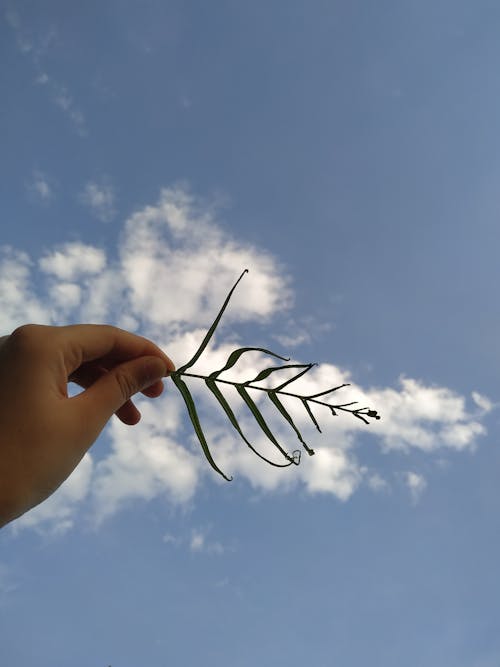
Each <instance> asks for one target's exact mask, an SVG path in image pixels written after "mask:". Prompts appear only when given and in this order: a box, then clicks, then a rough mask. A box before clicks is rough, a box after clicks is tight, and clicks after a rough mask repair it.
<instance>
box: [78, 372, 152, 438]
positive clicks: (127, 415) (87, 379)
mask: <svg viewBox="0 0 500 667" xmlns="http://www.w3.org/2000/svg"><path fill="white" fill-rule="evenodd" d="M110 370H111V369H110V368H105V367H103V366H102V365H101V364H99V363H98V362H92V361H89V362H88V363H85V364H83V365H82V366H80V368H77V369H76V371H75V372H74V373H72V374H71V376H70V377H69V378H68V379H69V380H70V381H71V382H75V383H76V384H78V385H79V386H80V387H82V388H83V389H88V388H89V387H91V386H92V385H93V384H94V383H95V382H97V380H99V379H100V378H101V377H102V376H103V375H104V374H105V373H109V371H110ZM163 390H164V385H163V382H162V381H161V380H158V381H156V382H154V383H153V384H152V385H151V386H149V387H146V389H143V390H142V391H141V393H142V394H143V395H144V396H147V397H148V398H158V396H161V394H162V393H163ZM115 414H116V416H117V417H118V419H120V421H122V422H123V423H124V424H128V425H130V426H133V425H134V424H137V422H138V421H139V420H140V418H141V413H140V412H139V410H138V409H137V408H136V407H135V405H134V403H133V402H132V400H130V399H129V400H127V401H126V402H125V403H124V404H123V405H122V406H121V407H120V408H119V409H118V410H117V411H116V413H115Z"/></svg>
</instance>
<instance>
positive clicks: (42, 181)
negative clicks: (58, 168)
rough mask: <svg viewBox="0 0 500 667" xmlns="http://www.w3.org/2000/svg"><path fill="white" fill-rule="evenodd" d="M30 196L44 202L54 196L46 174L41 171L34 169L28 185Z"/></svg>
mask: <svg viewBox="0 0 500 667" xmlns="http://www.w3.org/2000/svg"><path fill="white" fill-rule="evenodd" d="M28 190H29V192H30V194H31V195H32V197H34V198H36V199H37V200H38V201H40V202H42V203H44V204H46V203H48V202H49V201H51V199H53V197H54V191H53V188H52V186H51V184H50V181H49V179H48V177H47V176H46V174H44V173H43V172H41V171H35V172H34V173H33V178H32V181H31V183H30V184H29V186H28Z"/></svg>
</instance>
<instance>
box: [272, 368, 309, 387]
mask: <svg viewBox="0 0 500 667" xmlns="http://www.w3.org/2000/svg"><path fill="white" fill-rule="evenodd" d="M298 365H299V366H300V365H301V364H298ZM303 366H304V370H303V371H300V373H297V375H294V376H293V377H291V378H289V379H288V380H286V382H283V384H280V385H279V386H278V387H275V388H274V391H282V390H283V387H286V386H287V385H288V384H291V383H292V382H295V380H298V379H299V378H300V377H302V376H303V375H305V374H306V373H307V372H308V371H310V370H311V368H312V367H313V366H317V364H303Z"/></svg>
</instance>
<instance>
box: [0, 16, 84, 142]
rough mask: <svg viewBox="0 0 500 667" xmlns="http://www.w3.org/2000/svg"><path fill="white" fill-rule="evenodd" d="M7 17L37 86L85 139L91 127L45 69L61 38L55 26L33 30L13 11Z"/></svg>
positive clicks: (62, 86)
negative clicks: (43, 90) (47, 58)
mask: <svg viewBox="0 0 500 667" xmlns="http://www.w3.org/2000/svg"><path fill="white" fill-rule="evenodd" d="M4 17H5V21H6V23H7V24H8V25H9V26H10V28H11V29H12V31H13V33H14V35H15V38H16V42H17V48H18V50H19V51H20V53H22V54H23V55H24V56H26V57H27V58H29V60H30V61H31V64H32V66H33V71H34V79H33V80H34V83H35V85H37V86H40V87H42V88H44V89H45V90H46V91H47V92H48V94H49V97H50V99H51V100H52V102H53V104H54V105H55V106H56V107H57V108H58V109H60V110H61V111H62V112H63V113H64V115H65V116H66V117H67V118H68V120H69V121H70V122H71V124H72V126H73V127H74V129H75V131H76V132H77V133H78V134H79V135H80V136H85V135H86V134H87V125H86V120H85V115H84V113H83V111H82V110H81V109H80V108H79V106H78V104H77V103H76V102H75V100H74V99H73V96H72V95H71V93H70V92H69V89H68V86H67V85H65V84H64V83H61V82H60V81H59V80H58V79H57V77H55V76H54V75H52V74H51V73H49V72H48V71H47V68H46V66H45V61H46V56H47V54H48V53H49V51H50V49H51V47H52V46H53V44H54V42H55V40H56V37H57V30H56V28H55V27H54V26H51V27H50V28H48V29H45V30H43V31H41V32H40V31H33V30H29V29H28V28H27V27H26V26H25V24H24V22H23V20H22V18H21V15H20V14H19V12H17V11H15V10H13V9H10V10H7V11H6V12H5V13H4Z"/></svg>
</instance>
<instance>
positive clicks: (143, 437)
mask: <svg viewBox="0 0 500 667" xmlns="http://www.w3.org/2000/svg"><path fill="white" fill-rule="evenodd" d="M243 268H249V269H250V274H249V276H248V277H246V278H245V280H244V281H242V283H241V285H240V287H241V289H240V287H239V288H238V291H237V292H236V293H235V294H234V298H233V300H232V301H231V305H230V308H229V309H228V311H227V312H226V314H225V316H224V319H223V321H222V324H221V327H220V328H219V330H218V333H217V335H216V336H215V338H214V340H213V344H212V345H211V346H209V348H207V349H206V351H205V353H204V355H203V357H202V358H201V359H200V361H199V362H198V365H197V368H198V369H199V370H200V372H204V371H207V370H209V371H211V370H213V369H215V368H220V367H221V365H223V364H224V362H225V360H226V359H227V357H228V355H229V353H230V352H231V351H232V350H233V349H234V348H235V347H236V346H238V344H240V343H241V344H250V345H251V344H254V345H255V344H261V345H263V346H264V347H266V346H267V345H266V341H263V340H261V341H255V340H251V341H248V340H244V341H240V340H239V339H238V337H237V334H236V329H235V325H236V324H237V323H238V322H249V323H252V322H267V324H268V326H269V331H270V334H269V338H271V331H272V332H273V335H276V336H279V335H280V334H283V335H286V331H280V327H281V326H282V325H281V324H280V323H282V322H285V323H286V322H287V321H288V319H287V318H289V317H291V316H292V315H291V314H292V312H293V291H292V288H291V281H290V278H289V276H288V275H287V273H286V271H285V270H284V268H283V267H282V266H281V264H280V263H279V262H278V261H277V260H276V258H275V257H273V256H272V255H271V254H270V253H268V252H266V251H265V250H263V249H262V248H258V247H254V246H252V245H250V244H248V243H244V242H242V241H239V240H236V239H234V238H233V237H231V236H230V235H228V234H227V232H225V231H223V229H222V228H221V227H220V226H219V225H218V224H217V220H216V211H215V210H214V208H213V206H211V205H207V204H205V203H203V202H200V201H198V200H197V199H196V198H195V197H193V196H192V195H191V194H190V193H189V191H188V190H187V189H186V188H183V187H172V188H167V189H164V190H163V191H162V192H161V195H160V197H159V200H158V201H157V202H156V203H155V204H152V205H149V206H145V207H144V208H142V209H141V210H139V211H136V212H135V213H133V214H132V215H130V217H129V218H128V219H127V220H126V222H125V225H124V228H123V230H121V231H120V233H119V245H118V259H116V260H110V259H109V258H108V257H107V256H106V253H105V252H104V250H103V249H102V248H100V247H97V246H90V245H85V244H78V243H67V244H63V245H61V246H58V247H55V248H53V249H50V250H48V251H47V252H45V253H44V255H43V256H42V257H41V258H39V261H38V263H35V262H34V261H33V260H31V259H30V258H29V257H28V256H27V255H26V254H25V253H22V252H21V251H18V250H14V249H4V250H3V254H2V260H1V262H0V281H3V282H0V287H1V289H0V295H1V296H0V327H1V329H2V330H3V331H9V330H12V328H14V326H16V325H18V324H22V323H23V322H26V321H35V322H36V321H42V322H47V321H49V322H52V323H54V324H64V323H66V322H67V321H68V319H69V320H70V321H93V322H108V323H113V324H116V325H118V326H122V327H125V328H128V329H130V330H134V331H138V332H140V333H141V334H143V335H146V336H148V337H150V338H152V339H153V340H155V341H157V342H158V344H159V345H160V346H161V347H163V348H164V349H165V350H166V351H167V352H168V353H169V355H170V356H171V357H172V358H173V359H174V361H175V362H176V363H177V364H181V363H182V362H183V360H185V359H187V358H189V356H190V355H191V354H192V353H193V351H194V350H195V349H196V347H197V346H198V345H199V342H200V340H201V339H202V337H203V336H204V334H205V332H206V328H207V326H209V324H210V323H211V322H212V320H213V317H214V315H215V314H216V313H217V312H218V310H219V307H220V305H221V303H222V302H223V300H224V298H225V296H226V294H227V291H228V289H229V287H230V286H231V285H232V284H233V283H234V280H235V278H236V277H237V276H238V275H239V273H240V272H241V270H242V269H243ZM300 361H308V360H300ZM267 362H268V359H267V358H265V357H264V356H263V355H261V354H260V353H253V354H249V355H248V356H247V357H246V358H244V357H242V359H241V361H240V362H239V364H238V367H237V368H235V369H233V371H231V372H232V373H233V375H232V376H231V377H232V379H242V378H244V379H248V378H250V377H255V375H256V374H257V372H258V371H259V370H260V369H262V368H264V367H265V366H266V365H267ZM344 382H351V387H349V388H346V389H345V390H342V391H344V392H345V394H343V398H344V397H345V400H346V401H349V400H359V401H362V402H363V404H364V405H372V406H374V407H376V409H377V410H378V411H379V412H380V413H381V414H382V415H383V418H382V420H381V421H378V422H376V424H372V425H370V426H365V425H364V424H362V423H361V422H359V421H358V420H355V419H352V418H350V417H347V416H346V417H344V418H342V417H336V418H332V416H331V415H330V414H329V413H328V411H326V412H327V414H324V415H321V414H318V415H317V417H318V419H319V420H320V422H321V425H322V427H323V434H319V433H317V432H316V431H315V430H314V429H313V428H312V427H311V424H310V421H309V417H308V415H307V414H306V413H305V410H303V409H302V406H301V405H296V404H295V403H294V402H293V399H291V400H290V401H289V402H287V404H286V405H287V408H288V410H289V411H290V413H291V414H292V416H293V418H294V420H296V423H297V424H298V426H299V428H300V427H302V429H303V430H304V435H306V439H309V440H310V444H311V446H312V447H313V448H314V449H315V451H316V455H315V456H313V457H304V460H303V462H302V464H301V465H300V466H299V467H298V468H297V467H295V466H292V467H291V468H287V469H275V468H271V467H269V466H267V465H266V464H265V463H263V462H262V461H261V460H260V459H258V458H257V457H255V455H253V454H252V452H250V451H249V450H248V448H247V447H246V446H245V445H244V443H242V441H241V440H240V439H239V437H238V436H237V434H236V433H235V432H234V430H233V429H232V427H231V426H230V424H229V423H228V422H227V420H226V418H225V416H224V415H223V414H220V409H219V406H217V405H214V403H213V397H211V396H210V395H209V392H207V391H203V387H200V386H196V385H195V383H194V382H193V383H192V385H193V386H192V391H193V393H194V395H195V400H196V401H197V402H198V405H199V410H200V418H201V419H202V420H203V425H204V429H205V432H206V435H207V439H208V440H209V442H210V444H211V446H212V451H213V454H214V457H215V459H216V461H217V462H218V464H219V465H220V466H221V468H222V469H223V470H225V471H226V472H228V473H230V474H232V475H234V477H235V478H236V479H246V480H248V482H249V483H250V484H251V485H252V486H253V487H254V488H255V489H259V490H261V491H263V492H287V491H289V490H292V489H296V488H302V489H303V490H304V491H305V492H306V493H310V494H329V495H332V496H334V497H336V498H338V499H340V500H342V501H346V500H348V499H349V498H350V497H351V496H352V494H353V493H355V492H356V490H357V489H358V488H359V487H360V486H361V485H364V484H366V485H368V486H369V487H371V488H372V489H373V490H375V491H378V490H382V489H383V488H386V485H385V480H384V478H383V477H382V474H381V471H379V470H377V469H376V468H375V469H374V468H373V467H370V468H368V467H367V466H366V465H365V464H364V461H363V449H362V447H361V448H360V447H359V446H358V445H359V442H360V439H366V438H369V437H371V438H373V439H374V441H375V442H376V443H378V445H379V447H380V449H381V450H382V451H384V452H386V453H388V454H390V452H392V451H395V450H396V451H397V452H398V457H397V460H398V461H399V463H398V467H399V466H400V459H401V456H404V455H405V454H406V453H410V452H412V451H415V450H418V451H420V452H421V453H422V454H424V455H427V456H429V457H431V456H435V457H436V458H439V457H442V455H443V452H447V451H455V452H460V451H463V450H469V451H472V450H473V449H474V448H475V447H476V446H477V444H478V441H479V439H480V437H481V436H483V435H484V434H485V432H486V431H485V427H484V425H483V424H482V423H481V421H480V420H481V417H482V415H484V414H486V412H488V410H489V409H491V408H492V404H491V402H489V399H487V398H486V397H483V396H482V395H480V394H478V393H477V392H476V393H475V394H474V396H473V401H472V404H473V407H474V406H475V409H474V410H471V411H470V410H469V409H468V407H467V403H468V401H467V400H466V397H464V396H461V395H458V394H457V393H456V392H454V391H453V390H452V389H450V388H446V387H440V386H429V385H426V384H425V383H423V382H422V381H420V380H418V379H414V378H406V377H401V378H399V380H398V381H397V382H396V383H395V386H393V387H371V388H370V387H362V386H360V385H358V384H357V383H356V382H354V381H353V378H352V377H351V375H350V373H349V372H348V371H347V370H346V369H342V368H339V367H338V366H335V365H334V364H332V363H322V364H320V365H319V366H318V367H317V368H315V369H314V370H313V371H311V373H310V374H308V375H307V376H304V377H303V378H301V379H300V380H299V383H300V384H298V385H297V389H298V390H299V391H300V392H301V393H304V394H313V393H315V392H318V391H321V390H323V389H325V387H329V386H336V385H339V384H343V383H344ZM236 399H237V397H235V396H232V395H229V394H228V400H231V402H232V404H233V406H234V409H235V411H236V414H237V416H238V420H239V421H240V424H241V425H242V428H243V430H244V432H245V433H246V434H247V436H248V437H249V439H250V440H251V441H252V442H253V444H254V445H255V446H256V447H257V448H258V449H259V450H261V451H262V452H263V453H265V454H267V455H269V456H271V457H272V456H275V451H273V449H272V447H271V445H270V444H269V443H268V442H266V439H265V437H264V436H263V434H262V432H261V431H260V429H259V428H258V426H257V425H256V424H255V420H254V419H253V416H252V415H251V414H249V413H248V411H246V407H245V406H242V405H240V404H239V403H238V401H237V400H236ZM256 400H258V399H257V398H256ZM137 402H138V404H139V407H140V409H141V411H142V413H143V418H142V420H141V422H140V423H139V424H138V425H137V426H136V427H134V428H130V427H127V426H124V425H123V424H121V423H120V422H119V421H118V420H114V419H113V420H111V422H110V423H109V425H108V427H107V429H106V431H105V433H106V436H107V438H108V439H109V441H110V447H109V450H108V451H109V453H108V454H106V455H105V456H104V457H103V458H101V459H100V460H99V461H97V462H93V461H92V458H91V457H90V456H88V458H87V459H86V460H87V463H86V464H85V465H86V468H84V469H82V470H80V472H78V473H75V475H73V476H72V477H71V478H70V479H69V480H68V481H67V482H66V484H64V485H63V486H62V487H61V489H60V490H59V491H58V492H57V493H56V494H55V495H54V496H53V498H52V499H51V500H50V501H49V502H47V503H45V504H44V505H42V506H41V507H40V508H39V510H35V511H34V512H32V513H30V514H28V515H26V517H25V518H22V519H20V520H19V522H18V523H19V525H31V526H33V525H37V522H38V523H41V524H45V523H48V524H50V522H51V521H52V522H54V524H55V525H57V526H59V528H60V529H62V528H67V527H69V526H71V522H72V521H73V517H74V512H75V511H76V510H77V508H78V507H79V506H83V507H85V508H86V509H87V511H88V512H89V513H90V516H92V517H93V518H94V520H96V521H101V520H103V519H104V518H106V517H109V516H111V515H113V514H114V513H115V512H117V511H118V510H119V509H120V508H121V507H122V506H123V505H124V504H125V503H127V502H129V501H131V500H133V499H136V500H148V499H152V498H156V497H164V498H167V499H169V502H171V503H176V504H177V503H186V502H187V501H189V500H191V499H193V498H194V496H195V494H196V493H197V490H198V489H199V487H200V485H201V484H202V483H203V481H204V480H205V479H207V478H210V479H212V480H215V481H216V483H222V482H221V480H220V479H219V478H218V477H216V476H215V475H214V473H213V472H212V470H211V469H210V467H209V466H208V465H207V463H206V461H205V459H204V457H203V455H202V453H201V452H200V448H199V445H198V444H197V442H196V438H195V436H194V435H193V433H192V430H191V428H190V427H186V419H185V408H184V405H183V403H182V400H181V398H180V397H179V395H178V393H177V391H176V390H175V388H174V387H173V386H172V385H171V384H168V385H167V391H166V392H165V394H164V396H162V397H161V398H159V399H157V400H156V401H151V400H147V399H145V398H143V397H139V398H138V399H137ZM478 405H480V406H481V412H480V414H478V410H477V406H478ZM264 408H265V406H263V409H264ZM270 419H274V421H272V424H273V429H274V430H275V433H276V434H277V437H278V440H280V441H281V442H282V443H284V444H286V446H287V448H288V449H290V450H291V449H295V448H296V447H298V446H299V443H298V442H296V438H295V434H294V433H293V432H291V431H290V430H289V429H288V426H287V425H286V424H285V423H284V422H283V421H282V420H280V419H277V418H276V415H274V413H273V415H271V416H270ZM384 460H385V462H386V465H389V464H388V463H387V461H390V457H388V456H386V457H384ZM394 465H396V464H395V463H394ZM399 469H400V467H399ZM393 474H397V471H393ZM386 476H387V471H386V474H385V477H386ZM404 482H405V484H406V486H407V487H408V488H409V490H410V493H411V496H412V498H413V500H414V501H416V500H418V498H419V497H420V495H421V493H422V491H423V490H424V489H425V485H426V481H425V479H424V478H423V476H422V475H421V474H420V472H419V471H418V470H414V471H411V472H408V473H405V477H404ZM190 540H191V541H190V545H191V548H192V549H193V550H196V549H202V548H205V547H206V544H207V541H206V540H207V537H206V535H205V534H204V533H203V532H202V533H200V534H196V535H194V534H193V535H192V536H191V537H190Z"/></svg>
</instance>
